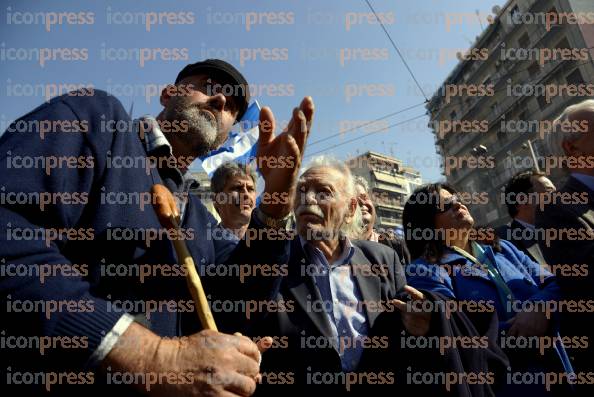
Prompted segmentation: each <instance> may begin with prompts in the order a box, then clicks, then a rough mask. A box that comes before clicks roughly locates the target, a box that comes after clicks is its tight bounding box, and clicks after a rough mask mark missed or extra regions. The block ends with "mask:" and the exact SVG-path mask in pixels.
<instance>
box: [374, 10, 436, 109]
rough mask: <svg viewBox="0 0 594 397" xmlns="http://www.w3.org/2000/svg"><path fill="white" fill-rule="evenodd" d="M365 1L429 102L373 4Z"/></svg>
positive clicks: (425, 96)
mask: <svg viewBox="0 0 594 397" xmlns="http://www.w3.org/2000/svg"><path fill="white" fill-rule="evenodd" d="M365 2H366V3H367V5H368V6H369V9H371V11H372V12H373V14H374V15H375V18H376V19H377V21H378V22H379V24H380V26H381V27H382V29H383V30H384V33H385V34H386V36H388V40H390V43H392V46H393V47H394V49H395V50H396V53H398V56H399V57H400V59H401V60H402V63H404V66H406V69H407V70H408V73H410V75H411V77H412V78H413V80H414V82H415V84H416V85H417V87H419V90H420V91H421V93H422V94H423V97H424V98H425V101H426V102H429V99H428V98H427V95H425V91H423V88H422V87H421V85H420V84H419V82H418V80H417V78H416V77H415V75H414V73H413V72H412V69H411V68H410V67H409V66H408V63H407V62H406V60H405V59H404V56H402V53H401V52H400V50H399V49H398V46H397V45H396V43H395V42H394V40H393V39H392V36H390V33H388V30H387V29H386V27H385V26H384V23H383V22H382V20H381V19H380V18H379V16H378V15H377V13H376V12H375V10H374V9H373V6H372V5H371V3H370V2H369V0H365Z"/></svg>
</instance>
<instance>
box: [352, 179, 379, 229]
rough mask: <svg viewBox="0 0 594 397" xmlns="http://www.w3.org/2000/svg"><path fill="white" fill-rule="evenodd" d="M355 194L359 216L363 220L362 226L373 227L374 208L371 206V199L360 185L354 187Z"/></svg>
mask: <svg viewBox="0 0 594 397" xmlns="http://www.w3.org/2000/svg"><path fill="white" fill-rule="evenodd" d="M355 189H356V193H357V204H359V207H360V208H361V216H362V219H363V224H364V225H366V226H367V225H373V224H374V223H375V218H376V213H375V207H374V206H373V202H372V201H371V198H370V197H369V195H368V194H367V192H366V191H365V189H364V188H363V186H361V185H356V186H355Z"/></svg>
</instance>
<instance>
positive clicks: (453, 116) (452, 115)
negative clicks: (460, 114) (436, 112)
mask: <svg viewBox="0 0 594 397" xmlns="http://www.w3.org/2000/svg"><path fill="white" fill-rule="evenodd" d="M450 120H456V111H455V110H452V113H450Z"/></svg>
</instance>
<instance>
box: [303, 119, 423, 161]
mask: <svg viewBox="0 0 594 397" xmlns="http://www.w3.org/2000/svg"><path fill="white" fill-rule="evenodd" d="M425 116H427V114H426V113H423V114H420V115H418V116H416V117H413V118H410V119H408V120H404V121H400V122H398V123H394V124H391V125H389V126H387V127H384V128H380V129H379V130H375V131H371V132H369V133H367V134H364V135H361V136H358V137H356V138H353V139H349V140H348V141H344V142H341V143H338V144H336V145H332V146H329V147H327V148H325V149H322V150H318V151H317V152H314V153H310V154H307V155H305V156H304V157H311V156H315V155H316V154H320V153H324V152H327V151H329V150H332V149H335V148H337V147H339V146H342V145H346V144H347V143H351V142H354V141H357V140H359V139H363V138H366V137H368V136H370V135H373V134H377V133H378V132H382V131H385V130H389V129H390V128H393V127H397V126H399V125H401V124H404V123H408V122H409V121H413V120H416V119H419V118H421V117H425Z"/></svg>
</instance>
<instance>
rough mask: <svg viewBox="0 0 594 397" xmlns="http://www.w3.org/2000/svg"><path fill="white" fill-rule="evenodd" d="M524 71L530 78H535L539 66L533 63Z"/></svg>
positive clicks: (538, 71)
mask: <svg viewBox="0 0 594 397" xmlns="http://www.w3.org/2000/svg"><path fill="white" fill-rule="evenodd" d="M526 70H527V71H528V75H529V76H530V77H536V76H538V74H539V73H540V66H538V63H537V62H533V63H532V64H531V65H530V66H528V69H526Z"/></svg>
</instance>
